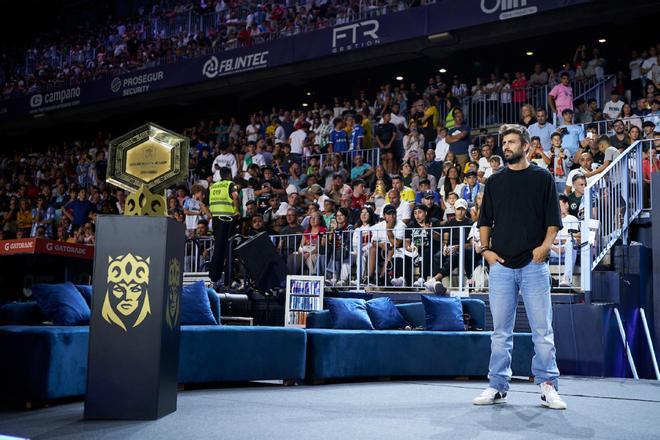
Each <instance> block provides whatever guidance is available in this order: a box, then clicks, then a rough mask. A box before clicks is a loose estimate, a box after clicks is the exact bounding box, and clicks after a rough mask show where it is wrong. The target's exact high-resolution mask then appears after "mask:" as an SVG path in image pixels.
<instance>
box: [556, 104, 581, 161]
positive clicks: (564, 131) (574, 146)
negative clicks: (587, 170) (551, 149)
mask: <svg viewBox="0 0 660 440" xmlns="http://www.w3.org/2000/svg"><path fill="white" fill-rule="evenodd" d="M561 116H562V120H563V121H562V122H563V124H562V125H560V126H559V127H558V128H557V131H558V132H559V133H561V135H562V146H563V147H564V148H566V150H567V158H568V160H569V161H570V163H569V164H568V165H569V166H571V165H572V164H573V157H574V156H575V154H576V153H577V152H578V150H579V149H580V146H581V145H582V144H583V143H584V144H585V145H586V142H585V140H584V128H583V127H582V126H581V125H575V124H573V110H572V109H569V108H566V109H564V110H563V111H562V114H561ZM576 162H577V160H576Z"/></svg>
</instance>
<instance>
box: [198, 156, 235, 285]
mask: <svg viewBox="0 0 660 440" xmlns="http://www.w3.org/2000/svg"><path fill="white" fill-rule="evenodd" d="M209 194H210V196H209V208H210V210H209V212H208V213H206V214H207V215H208V214H210V215H211V216H212V217H213V220H212V221H213V239H214V243H215V245H214V246H213V256H212V257H211V267H210V269H209V278H211V281H213V282H214V283H215V285H216V286H217V287H218V289H220V288H222V287H223V286H224V282H223V280H222V278H221V277H222V274H223V272H224V270H225V257H226V254H227V245H228V244H229V235H230V234H231V230H232V226H233V224H234V219H235V217H236V216H237V215H239V212H240V209H239V202H238V191H236V187H235V186H234V183H233V182H232V181H231V170H230V169H229V168H221V169H220V180H219V181H218V182H215V183H214V184H213V185H211V188H210V189H209ZM230 258H231V256H230ZM225 278H227V277H225ZM218 289H216V290H218ZM218 291H219V290H218Z"/></svg>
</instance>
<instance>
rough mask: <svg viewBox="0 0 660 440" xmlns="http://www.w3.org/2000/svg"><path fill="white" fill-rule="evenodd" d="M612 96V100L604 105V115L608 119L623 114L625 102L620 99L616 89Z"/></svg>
mask: <svg viewBox="0 0 660 440" xmlns="http://www.w3.org/2000/svg"><path fill="white" fill-rule="evenodd" d="M610 96H611V97H610V100H609V101H607V103H605V107H603V116H605V118H607V119H616V118H618V117H619V116H620V115H621V109H622V108H623V104H624V102H623V101H622V100H621V99H619V94H618V93H617V92H616V91H612V94H611V95H610Z"/></svg>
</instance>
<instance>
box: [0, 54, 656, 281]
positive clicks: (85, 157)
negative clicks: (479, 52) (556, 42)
mask: <svg viewBox="0 0 660 440" xmlns="http://www.w3.org/2000/svg"><path fill="white" fill-rule="evenodd" d="M655 50H656V48H655V47H652V48H650V49H648V51H647V52H648V53H655ZM632 64H633V63H632V62H631V71H632ZM641 65H643V63H642V64H641ZM653 69H654V68H652V69H651V71H652V70H653ZM535 70H536V71H539V70H540V72H541V73H543V72H544V70H543V69H539V67H537V68H535ZM643 72H646V70H644V71H643ZM575 73H576V69H574V68H572V69H569V70H568V71H562V72H561V73H560V75H559V81H560V82H559V83H557V84H555V85H554V86H553V87H552V88H551V92H550V96H551V97H552V96H553V94H554V95H555V98H554V99H549V103H550V108H536V109H534V108H531V109H530V108H529V107H530V106H529V105H528V104H526V101H525V100H522V101H520V100H518V99H516V100H514V102H515V105H516V107H518V108H520V113H519V114H520V118H519V119H518V120H509V121H502V122H508V123H518V124H520V125H523V126H525V127H527V128H528V130H529V133H530V135H531V145H532V148H531V150H530V153H529V159H530V160H531V161H533V162H535V163H536V164H538V165H539V166H542V167H546V168H548V169H549V170H551V171H552V172H553V174H554V175H555V177H556V178H557V180H558V181H561V182H565V185H566V186H565V187H566V190H565V194H564V195H562V197H561V199H562V201H563V203H562V213H563V215H566V216H572V217H573V218H572V219H571V218H568V219H567V222H570V221H577V220H578V219H579V218H580V217H581V213H580V211H581V209H582V208H581V199H582V195H583V193H584V188H585V186H586V184H587V182H588V181H590V179H594V178H597V176H598V175H599V174H600V173H602V172H603V170H604V169H605V168H606V167H607V165H608V164H609V163H611V162H612V161H613V160H614V159H615V158H616V157H617V156H618V155H619V154H620V153H621V152H622V151H623V150H625V149H626V148H627V147H628V146H629V145H630V144H631V143H632V142H634V141H635V140H638V139H655V138H657V137H658V133H659V132H660V97H659V96H657V89H653V94H652V96H650V95H649V96H644V94H643V91H644V90H647V86H649V85H650V84H652V82H648V81H644V82H642V81H635V80H632V79H631V78H630V76H626V77H624V78H623V79H622V80H621V81H619V82H618V83H617V86H616V87H615V88H614V89H613V91H612V95H611V99H610V100H609V101H608V102H607V103H606V104H605V105H604V108H603V109H599V108H596V106H595V105H594V102H584V103H583V102H576V103H575V105H574V103H573V101H572V100H570V101H568V102H567V101H566V100H565V99H562V98H565V96H564V94H565V93H566V92H565V91H564V92H562V90H565V89H570V84H571V82H570V80H571V75H574V74H575ZM633 73H634V72H633ZM646 73H648V72H646ZM505 77H506V75H503V76H502V78H501V79H498V78H497V77H496V76H495V79H494V80H499V81H504V83H506V80H505ZM515 77H516V78H517V79H524V78H525V75H524V74H522V73H516V74H515ZM531 77H532V78H535V77H534V74H533V75H531ZM637 79H639V78H637ZM541 80H543V81H545V77H543V78H541ZM547 81H550V78H549V77H548V79H547ZM453 82H454V84H453V85H449V84H446V83H445V82H444V79H443V78H442V77H441V76H434V77H432V78H430V79H429V83H428V85H427V87H426V88H424V89H419V88H417V87H416V86H415V84H405V83H403V82H401V83H398V84H395V85H391V84H383V85H382V86H380V87H379V89H378V90H376V91H374V92H375V93H374V94H369V95H368V94H367V93H366V92H365V91H360V92H359V93H358V94H357V96H353V97H351V98H346V99H342V98H335V99H334V102H333V103H332V104H330V103H328V104H320V103H314V104H312V105H310V106H309V107H306V108H305V107H304V108H302V109H291V110H287V109H281V108H278V107H272V108H271V110H270V111H257V112H255V113H254V114H252V115H251V116H250V117H249V119H248V120H246V121H242V120H240V121H239V119H238V118H236V117H229V118H221V119H217V120H202V121H199V123H197V124H195V125H194V126H192V127H187V128H183V127H170V128H172V129H175V130H177V129H178V130H179V131H180V132H183V133H184V134H185V135H187V136H188V137H189V138H190V140H191V150H190V168H191V174H190V178H189V180H188V182H187V183H186V184H184V185H180V186H177V187H176V188H171V189H170V190H168V208H169V209H168V215H170V216H171V217H173V218H175V219H176V220H178V221H180V222H182V223H185V225H186V229H187V230H188V235H189V237H190V238H195V237H197V238H198V237H205V236H209V234H210V233H211V232H210V228H211V224H210V222H209V219H208V218H207V217H206V216H205V215H204V214H203V211H204V209H203V205H205V204H206V203H208V188H209V186H210V185H211V184H212V183H213V182H215V181H217V180H219V178H220V174H221V171H222V170H223V169H225V168H226V169H229V170H230V173H231V176H232V180H233V183H234V185H235V187H236V189H237V190H238V192H239V194H240V199H241V200H240V204H241V208H242V210H241V212H240V213H239V218H238V220H237V221H236V222H235V225H236V230H235V232H236V233H240V234H242V235H254V234H257V233H260V232H263V231H266V232H268V233H269V234H302V235H301V236H302V237H303V238H304V239H305V240H307V237H310V239H311V237H318V236H319V235H324V234H327V233H330V232H331V231H346V230H349V231H350V230H364V229H365V228H372V227H373V225H377V226H376V228H381V229H382V228H417V229H419V228H420V227H424V226H432V227H439V226H446V227H451V226H465V227H469V226H472V225H474V223H473V222H474V221H475V219H476V218H477V217H478V215H479V209H480V203H481V197H482V193H483V189H484V186H485V185H487V182H488V178H489V176H491V175H492V174H493V173H496V172H497V171H498V169H500V168H502V167H503V166H505V164H504V160H503V154H502V151H501V150H500V146H499V138H498V136H497V134H483V133H482V132H481V131H480V129H482V128H484V127H469V126H468V125H467V124H466V123H465V121H464V111H463V109H461V107H460V101H459V100H458V97H460V96H461V95H460V93H464V92H465V87H462V86H463V84H462V83H461V82H460V81H459V80H458V79H456V78H455V79H454V81H453ZM486 87H487V85H486ZM515 90H518V89H515V86H514V92H513V93H514V95H515V93H516V91H515ZM520 90H527V89H520ZM489 93H490V94H492V93H495V92H493V91H492V90H490V91H489ZM498 93H499V96H500V98H502V96H503V93H505V92H503V91H502V89H501V88H500V89H499V92H498ZM563 93H564V94H563ZM634 98H637V99H634ZM440 104H442V105H440ZM551 112H557V113H558V114H559V115H561V118H562V123H561V124H560V125H559V126H558V127H555V126H553V125H552V124H551V123H550V122H549V121H548V116H549V114H550V113H551ZM606 120H608V121H609V122H605V125H606V128H605V129H604V130H603V129H601V128H599V126H598V124H599V123H601V122H603V121H606ZM577 122H579V123H577ZM115 135H116V134H115ZM110 139H111V136H110V135H109V134H104V133H99V134H98V135H97V136H96V137H95V138H94V139H86V140H78V141H75V142H63V143H61V144H56V145H52V146H49V147H48V148H47V149H45V150H44V149H37V150H34V151H30V150H29V149H26V148H22V147H21V148H15V149H13V151H12V150H11V149H5V150H4V151H3V152H2V153H0V238H4V239H8V238H20V237H28V236H30V237H48V238H52V239H57V240H61V241H68V242H77V243H87V244H93V243H94V224H95V219H96V215H97V214H120V213H122V212H123V209H124V203H125V200H126V193H125V191H123V190H121V189H117V188H115V187H113V186H112V185H110V184H107V183H106V182H105V177H106V169H107V153H108V142H109V140H110ZM655 149H656V150H655V151H648V150H647V151H646V153H645V155H646V156H645V160H644V164H643V171H644V177H645V179H650V173H651V171H654V170H660V156H658V155H659V154H660V144H658V143H657V142H656V144H655ZM7 151H11V153H9V154H8V153H7ZM388 214H390V215H389V217H388ZM392 214H393V215H392ZM381 219H382V220H381ZM473 229H475V228H474V227H473ZM565 229H566V228H565ZM377 234H378V233H377V232H375V231H374V233H373V236H374V237H375V236H377ZM466 237H468V240H467V242H466V243H458V242H454V241H455V240H454V238H452V239H451V242H452V243H451V244H449V243H446V244H447V246H449V254H447V255H446V256H447V257H451V256H452V255H453V252H454V251H455V248H453V250H452V247H460V246H466V247H467V246H469V247H470V248H471V249H472V248H473V247H474V249H475V251H476V252H477V253H478V250H479V248H478V242H477V241H476V240H477V238H476V237H478V234H476V235H475V234H474V231H473V233H472V234H470V235H468V234H466ZM372 239H373V238H372ZM308 241H309V240H308ZM445 241H446V240H445ZM558 252H560V251H558ZM307 257H310V255H307ZM305 264H307V270H309V271H312V270H313V269H314V264H315V261H314V259H313V258H307V259H306V261H305ZM372 273H373V269H372V270H371V273H370V274H372ZM418 281H419V280H418Z"/></svg>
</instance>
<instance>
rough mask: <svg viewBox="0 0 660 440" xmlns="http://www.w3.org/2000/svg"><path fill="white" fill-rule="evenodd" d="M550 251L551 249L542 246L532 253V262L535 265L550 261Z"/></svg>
mask: <svg viewBox="0 0 660 440" xmlns="http://www.w3.org/2000/svg"><path fill="white" fill-rule="evenodd" d="M549 251H550V248H548V247H546V246H545V245H541V246H539V247H537V248H535V249H534V250H533V251H532V261H533V262H534V263H545V260H547V259H548V252H549Z"/></svg>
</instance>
